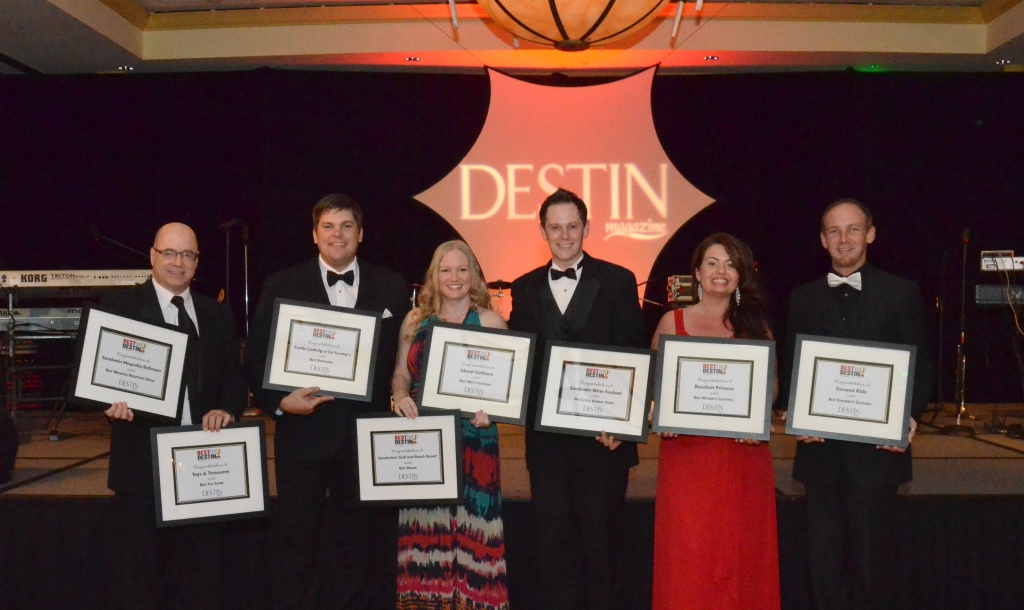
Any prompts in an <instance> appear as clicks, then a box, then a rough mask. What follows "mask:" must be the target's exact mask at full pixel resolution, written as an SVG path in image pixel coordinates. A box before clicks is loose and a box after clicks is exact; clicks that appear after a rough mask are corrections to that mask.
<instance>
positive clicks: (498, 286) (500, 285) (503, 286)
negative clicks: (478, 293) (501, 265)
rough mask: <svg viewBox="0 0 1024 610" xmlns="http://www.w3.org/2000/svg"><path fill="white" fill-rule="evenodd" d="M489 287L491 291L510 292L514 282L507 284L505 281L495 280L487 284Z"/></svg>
mask: <svg viewBox="0 0 1024 610" xmlns="http://www.w3.org/2000/svg"><path fill="white" fill-rule="evenodd" d="M487 287H488V288H490V289H491V290H508V289H509V288H511V287H512V282H506V281H505V280H494V281H493V282H487Z"/></svg>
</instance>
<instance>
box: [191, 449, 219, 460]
mask: <svg viewBox="0 0 1024 610" xmlns="http://www.w3.org/2000/svg"><path fill="white" fill-rule="evenodd" d="M219 458H220V449H198V450H196V459H197V460H199V461H203V460H216V459H219Z"/></svg>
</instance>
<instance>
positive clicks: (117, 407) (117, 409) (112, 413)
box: [103, 402, 135, 421]
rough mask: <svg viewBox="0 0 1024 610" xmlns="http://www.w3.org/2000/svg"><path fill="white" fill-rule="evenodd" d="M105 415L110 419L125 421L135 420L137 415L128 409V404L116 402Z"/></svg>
mask: <svg viewBox="0 0 1024 610" xmlns="http://www.w3.org/2000/svg"><path fill="white" fill-rule="evenodd" d="M103 413H104V414H105V415H106V416H107V417H109V418H110V419H123V420H124V421H132V420H134V419H135V414H134V413H132V410H131V409H129V408H128V403H126V402H115V403H114V404H112V405H110V408H109V409H107V410H106V411H104V412H103Z"/></svg>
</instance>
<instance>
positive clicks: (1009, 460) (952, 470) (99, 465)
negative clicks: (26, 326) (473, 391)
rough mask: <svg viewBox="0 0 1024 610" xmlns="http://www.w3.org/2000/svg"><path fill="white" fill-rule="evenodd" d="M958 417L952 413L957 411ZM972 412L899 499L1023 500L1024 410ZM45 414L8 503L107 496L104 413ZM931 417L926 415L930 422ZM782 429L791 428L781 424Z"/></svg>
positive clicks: (918, 462)
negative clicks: (51, 421) (989, 426)
mask: <svg viewBox="0 0 1024 610" xmlns="http://www.w3.org/2000/svg"><path fill="white" fill-rule="evenodd" d="M950 411H951V409H950ZM969 411H970V412H971V413H973V414H975V416H976V417H978V420H975V421H972V422H968V423H969V424H970V425H972V426H973V427H975V428H976V430H977V432H978V434H977V436H975V437H973V438H971V437H954V436H943V435H941V434H940V433H939V431H938V428H939V427H941V426H943V425H946V424H948V423H952V421H953V417H952V415H950V414H949V413H943V414H940V415H939V417H938V418H937V419H936V421H935V422H934V425H925V424H922V426H921V428H920V429H919V432H918V435H917V438H916V439H915V441H914V481H913V482H912V483H909V484H907V485H904V486H903V488H901V490H900V493H901V494H905V495H911V496H928V495H940V496H941V495H947V496H953V495H956V496H973V495H978V496H997V495H998V496H1006V495H1024V441H1022V440H1014V439H1009V438H1007V437H1006V436H1005V435H1002V434H994V433H985V431H984V423H983V422H985V421H987V420H990V419H991V415H992V412H993V411H994V412H995V413H996V414H997V415H998V416H999V417H1000V418H1003V417H1005V416H1006V415H1007V414H1012V413H1016V414H1017V417H1016V418H1013V417H1011V418H1010V419H1009V422H1010V423H1014V422H1018V423H1019V422H1020V421H1021V419H1020V417H1019V416H1020V414H1021V412H1022V411H1021V407H1020V406H1019V405H999V406H994V405H977V406H974V407H972V408H971V409H969ZM46 415H47V414H46V413H38V412H37V413H31V412H29V413H20V414H19V418H18V421H19V429H20V431H21V432H22V434H21V439H22V444H21V446H20V447H19V451H18V459H17V462H16V464H15V472H14V478H13V480H12V481H11V482H10V483H8V484H6V485H3V486H0V494H4V495H7V496H76V497H90V496H107V495H112V492H111V491H110V490H108V489H107V466H108V460H107V453H108V452H109V450H110V426H109V425H108V423H107V421H106V418H105V417H104V416H103V415H102V414H101V413H71V414H68V415H66V416H65V417H64V419H63V421H61V422H60V426H59V432H60V437H61V440H57V441H51V440H49V437H48V434H47V431H46V429H45V427H44V426H45V423H46ZM929 418H930V416H926V417H925V420H926V421H927V420H928V419H929ZM266 423H267V435H268V439H267V452H268V462H269V464H268V472H269V476H270V489H271V495H276V485H275V481H274V443H273V434H274V422H273V421H272V420H269V419H267V420H266ZM774 423H775V427H776V428H777V429H779V430H782V429H784V426H785V424H784V423H783V422H781V421H776V422H774ZM499 430H500V433H499V434H500V439H501V441H500V443H501V444H500V446H501V483H502V493H503V496H504V497H505V498H506V499H508V500H528V499H529V497H530V485H529V474H528V473H527V471H526V463H525V458H524V436H523V428H521V427H518V426H509V425H504V424H499ZM658 447H659V439H658V438H657V437H656V436H655V435H653V434H652V435H650V437H649V438H648V442H647V444H642V445H640V465H639V466H638V467H636V468H633V469H632V471H631V472H630V482H629V497H630V498H632V499H650V498H653V497H654V492H655V482H656V480H657V476H658ZM771 452H772V457H773V460H774V463H775V485H776V488H777V490H778V493H779V494H780V495H781V496H786V497H799V496H802V495H803V489H802V485H800V483H798V482H796V481H793V478H792V468H793V456H794V454H795V452H796V440H795V439H794V438H792V437H789V436H786V435H785V434H773V435H772V439H771Z"/></svg>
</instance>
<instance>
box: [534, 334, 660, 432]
mask: <svg viewBox="0 0 1024 610" xmlns="http://www.w3.org/2000/svg"><path fill="white" fill-rule="evenodd" d="M546 352H547V353H546V354H545V359H544V369H543V373H542V376H541V387H540V395H539V398H538V403H539V407H538V409H537V420H536V423H535V426H534V429H535V430H538V431H540V432H560V433H563V434H576V435H581V436H600V435H601V432H605V433H607V434H609V435H611V436H614V437H615V438H616V440H624V441H636V442H638V443H646V442H647V406H648V405H649V404H650V403H651V383H650V382H651V379H652V377H653V372H654V352H652V351H651V350H649V349H635V348H625V347H607V346H601V345H587V344H583V343H565V342H561V341H551V342H549V343H548V344H547V348H546Z"/></svg>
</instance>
